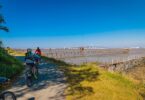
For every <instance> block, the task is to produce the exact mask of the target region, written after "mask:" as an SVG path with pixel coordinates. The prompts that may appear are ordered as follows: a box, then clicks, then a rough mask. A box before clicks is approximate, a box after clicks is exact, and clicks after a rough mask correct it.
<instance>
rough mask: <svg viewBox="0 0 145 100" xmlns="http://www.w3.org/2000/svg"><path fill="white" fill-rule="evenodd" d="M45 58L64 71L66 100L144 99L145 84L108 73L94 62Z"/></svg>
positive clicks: (117, 74)
mask: <svg viewBox="0 0 145 100" xmlns="http://www.w3.org/2000/svg"><path fill="white" fill-rule="evenodd" d="M45 59H46V60H48V61H51V62H53V63H55V64H57V65H59V66H60V67H59V69H60V70H61V71H63V72H64V74H65V76H66V78H67V83H68V88H67V90H66V99H67V100H145V85H144V84H143V83H139V82H136V80H134V79H133V78H130V77H128V76H124V75H121V74H119V73H110V72H108V71H106V70H104V69H102V68H100V67H99V66H98V65H96V64H86V65H81V66H75V65H69V64H66V63H64V62H62V61H57V60H55V59H49V58H47V57H45ZM139 72H140V71H139ZM139 72H138V73H139ZM142 74H143V72H142Z"/></svg>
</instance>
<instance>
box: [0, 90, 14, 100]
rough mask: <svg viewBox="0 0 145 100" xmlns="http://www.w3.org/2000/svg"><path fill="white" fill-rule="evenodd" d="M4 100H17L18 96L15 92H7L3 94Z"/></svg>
mask: <svg viewBox="0 0 145 100" xmlns="http://www.w3.org/2000/svg"><path fill="white" fill-rule="evenodd" d="M2 97H3V100H16V96H15V94H14V93H13V92H10V91H6V92H3V93H2Z"/></svg>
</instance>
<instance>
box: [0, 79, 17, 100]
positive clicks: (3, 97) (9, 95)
mask: <svg viewBox="0 0 145 100" xmlns="http://www.w3.org/2000/svg"><path fill="white" fill-rule="evenodd" d="M9 81H10V80H9V79H8V78H5V77H0V85H1V86H2V85H5V84H6V83H8V82H9ZM0 100H16V96H15V94H14V93H13V92H10V91H4V92H1V93H0Z"/></svg>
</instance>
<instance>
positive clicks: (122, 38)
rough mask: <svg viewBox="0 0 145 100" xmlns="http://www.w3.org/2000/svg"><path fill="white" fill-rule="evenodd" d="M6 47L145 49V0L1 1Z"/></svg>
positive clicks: (2, 37) (3, 36)
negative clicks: (5, 28)
mask: <svg viewBox="0 0 145 100" xmlns="http://www.w3.org/2000/svg"><path fill="white" fill-rule="evenodd" d="M0 4H2V6H3V8H2V9H1V10H0V13H2V14H3V16H4V17H5V20H6V25H7V26H8V27H9V29H10V32H9V33H6V32H4V31H0V39H1V40H2V41H3V42H4V45H5V46H10V47H13V48H30V47H31V48H35V47H37V46H39V47H41V48H63V47H79V46H97V47H113V48H116V47H117V48H118V47H136V46H140V47H145V13H144V12H145V6H144V5H145V0H0Z"/></svg>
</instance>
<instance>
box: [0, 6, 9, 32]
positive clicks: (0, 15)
mask: <svg viewBox="0 0 145 100" xmlns="http://www.w3.org/2000/svg"><path fill="white" fill-rule="evenodd" d="M1 8H2V6H1V5H0V9H1ZM3 24H5V19H4V17H3V16H2V14H0V30H4V31H6V32H9V29H8V27H6V26H4V25H3Z"/></svg>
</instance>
